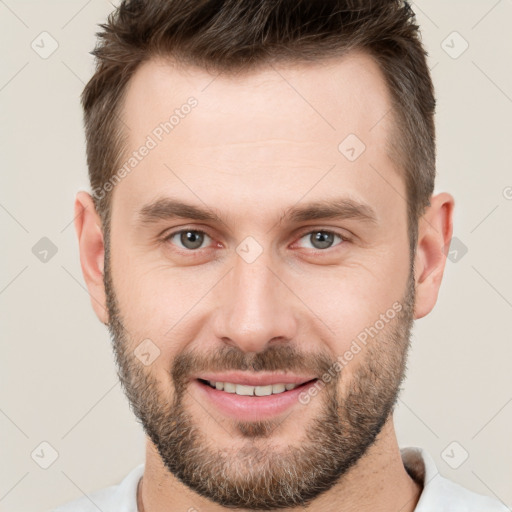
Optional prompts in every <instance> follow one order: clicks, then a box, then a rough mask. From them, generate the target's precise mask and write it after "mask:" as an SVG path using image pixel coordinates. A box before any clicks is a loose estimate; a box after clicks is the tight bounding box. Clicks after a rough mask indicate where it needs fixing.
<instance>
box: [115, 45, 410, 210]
mask: <svg viewBox="0 0 512 512" xmlns="http://www.w3.org/2000/svg"><path fill="white" fill-rule="evenodd" d="M190 105H193V106H192V107H191V106H190ZM122 119H123V122H124V124H125V126H126V130H127V140H128V142H127V147H126V154H125V157H126V158H125V160H124V162H123V163H125V164H127V163H128V162H129V159H130V158H131V160H132V162H131V163H132V164H133V165H126V166H125V167H126V170H127V171H128V172H125V173H124V174H125V175H126V177H125V178H123V180H122V181H121V182H120V183H119V184H118V185H117V186H116V187H115V189H114V196H118V197H119V198H120V199H119V202H120V203H121V204H120V206H125V207H128V205H129V207H130V208H131V210H132V211H135V209H136V208H137V207H141V206H143V204H145V203H147V202H148V201H152V200H154V199H156V198H157V197H160V196H165V195H173V196H176V195H177V194H178V195H180V194H181V195H183V194H186V195H188V197H189V198H190V199H195V202H196V203H197V199H198V198H202V199H204V201H206V202H208V200H210V202H211V203H216V204H217V205H218V204H219V203H222V202H223V201H221V200H220V199H221V197H222V194H223V192H225V191H226V190H228V189H230V190H232V191H233V192H234V194H232V197H233V204H232V205H231V206H232V207H233V208H235V207H236V206H237V205H236V204H235V199H234V198H235V197H238V201H239V205H240V204H245V205H246V206H247V205H248V201H249V202H251V201H252V202H253V203H254V204H255V206H259V208H261V206H262V204H265V203H268V204H269V205H270V204H272V199H274V200H275V199H276V197H275V194H277V193H278V191H279V194H280V196H279V200H280V201H284V202H287V201H288V202H290V203H296V202H297V201H298V200H299V199H300V196H301V195H304V193H305V192H306V189H307V188H310V189H311V188H312V187H313V186H314V184H315V183H316V182H317V181H318V180H319V179H321V181H322V183H319V185H318V186H314V189H315V190H312V191H311V194H312V195H315V194H316V195H317V196H318V197H320V195H321V194H324V193H328V192H329V191H331V190H332V187H333V185H335V186H337V187H338V186H339V187H340V188H343V187H345V188H346V190H347V192H348V193H349V195H352V196H355V197H359V198H361V199H363V198H364V196H365V195H366V196H367V197H366V199H367V200H368V199H370V201H371V202H377V203H379V201H380V203H381V204H380V206H381V207H385V206H386V205H388V206H389V205H390V204H391V201H396V199H397V197H396V194H397V187H398V189H399V193H400V189H402V188H403V183H401V181H402V180H401V179H399V176H398V174H397V173H396V172H395V164H394V163H393V162H392V161H391V160H390V159H389V157H388V154H387V142H386V138H387V137H388V136H389V133H390V129H391V126H392V117H391V102H390V97H389V91H388V90H387V85H386V83H385V80H384V77H383V75H382V73H381V71H380V69H379V68H378V65H377V63H376V62H375V61H374V60H373V59H372V58H371V57H370V56H369V55H366V54H364V53H351V54H347V55H345V56H343V57H340V58H336V59H329V60H326V61H322V62H315V63H282V64H273V65H270V64H269V65H268V66H264V67H261V68H259V69H257V70H254V71H252V72H250V73H243V74H238V75H233V74H231V75H227V74H222V73H220V74H218V75H215V74H210V73H207V72H205V71H204V70H201V69H198V68H194V67H184V66H179V65H177V63H176V62H173V61H172V60H171V59H162V58H160V59H152V60H149V61H147V62H145V63H144V64H142V65H141V66H140V68H139V69H138V70H137V71H136V73H135V74H134V76H133V77H132V78H131V80H130V82H129V84H128V86H127V89H126V93H125V99H124V108H123V112H122ZM143 146H147V147H148V148H149V149H148V150H143V151H142V152H143V153H144V156H143V157H142V158H140V157H139V156H138V157H137V161H136V162H135V160H134V157H133V152H134V151H137V150H138V149H140V148H142V147H143ZM359 154H360V156H358V155H359ZM354 156H355V157H356V158H355V159H354ZM333 168H335V172H331V173H328V174H329V176H328V177H327V178H325V179H323V178H322V176H324V175H325V174H326V172H327V171H328V170H329V169H333ZM385 181H388V182H389V181H391V182H393V183H392V184H391V185H392V186H391V187H389V186H388V188H390V190H389V191H384V190H383V184H384V183H385ZM187 189H188V190H187ZM237 189H238V190H237ZM392 189H394V190H392ZM236 192H238V195H235V193H236ZM338 192H342V190H339V191H338ZM383 192H388V194H387V195H386V193H383ZM391 192H392V193H391ZM337 195H339V194H337ZM372 195H373V196H374V197H373V198H371V197H370V198H369V197H368V196H372ZM194 196H195V197H194ZM379 196H380V197H379ZM123 198H124V199H123ZM262 201H263V202H262ZM224 202H225V203H226V208H228V207H229V206H230V204H229V203H230V202H229V201H227V202H226V201H224ZM115 203H116V201H114V202H113V205H115ZM378 206H379V205H377V207H378ZM114 207H115V206H114Z"/></svg>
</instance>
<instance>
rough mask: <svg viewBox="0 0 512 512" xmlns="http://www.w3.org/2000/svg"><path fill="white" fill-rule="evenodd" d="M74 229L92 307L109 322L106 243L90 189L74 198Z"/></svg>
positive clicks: (104, 321) (100, 317)
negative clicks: (88, 191) (105, 273)
mask: <svg viewBox="0 0 512 512" xmlns="http://www.w3.org/2000/svg"><path fill="white" fill-rule="evenodd" d="M75 231H76V234H77V237H78V245H79V250H80V264H81V267H82V274H83V276H84V280H85V283H86V285H87V289H88V290H89V296H90V298H91V304H92V307H93V309H94V311H95V313H96V316H97V317H98V318H99V320H100V321H101V322H102V323H104V324H107V323H108V311H107V307H106V296H105V286H104V283H103V269H104V259H105V246H104V241H103V232H102V226H101V219H100V217H99V215H98V214H97V212H96V209H95V207H94V201H93V199H92V197H91V196H90V194H88V193H87V192H83V191H81V192H78V194H77V196H76V199H75Z"/></svg>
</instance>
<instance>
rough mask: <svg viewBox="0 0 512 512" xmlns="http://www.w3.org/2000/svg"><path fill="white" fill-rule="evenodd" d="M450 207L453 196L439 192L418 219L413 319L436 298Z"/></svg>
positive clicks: (449, 225) (450, 224) (449, 236)
mask: <svg viewBox="0 0 512 512" xmlns="http://www.w3.org/2000/svg"><path fill="white" fill-rule="evenodd" d="M454 206H455V200H454V198H453V196H451V195H450V194H448V193H446V192H442V193H440V194H437V195H436V196H432V197H431V198H430V206H429V207H427V209H426V210H425V213H424V214H423V216H422V217H421V218H420V220H419V225H418V242H417V246H416V257H415V260H414V265H415V272H414V276H415V281H416V303H415V307H414V318H415V319H418V318H423V317H424V316H426V315H428V314H429V313H430V312H431V311H432V309H433V308H434V305H435V303H436V301H437V296H438V293H439V288H440V286H441V280H442V278H443V272H444V267H445V264H446V255H447V254H448V247H449V246H450V241H451V239H452V233H453V208H454Z"/></svg>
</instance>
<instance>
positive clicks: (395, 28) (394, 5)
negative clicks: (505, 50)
mask: <svg viewBox="0 0 512 512" xmlns="http://www.w3.org/2000/svg"><path fill="white" fill-rule="evenodd" d="M100 27H101V28H102V29H103V31H101V32H99V33H97V36H98V37H99V40H98V43H97V45H96V48H95V49H94V51H93V52H91V53H92V54H93V55H94V56H95V57H96V59H97V60H96V71H95V73H94V75H93V76H92V78H91V79H90V81H89V82H88V84H87V85H86V87H85V89H84V91H83V93H82V106H83V109H84V122H85V131H86V145H87V163H88V167H89V178H90V182H91V187H92V189H93V191H95V190H102V187H103V185H104V184H105V183H106V182H107V181H108V180H109V179H110V178H111V177H112V175H113V174H114V173H115V170H116V168H117V167H118V166H119V165H120V163H121V162H122V155H123V151H124V149H125V148H124V145H125V140H126V139H125V137H126V133H125V131H124V130H123V126H122V124H123V123H122V120H121V119H120V114H121V110H122V103H123V93H124V91H125V89H126V85H127V83H128V81H129V79H130V77H131V76H132V75H133V74H134V72H135V71H136V69H137V68H138V66H139V65H140V64H141V63H142V62H144V61H147V60H148V59H149V58H152V57H155V56H172V57H173V58H174V59H176V60H177V61H179V62H181V63H183V64H190V65H194V66H200V67H202V68H203V69H205V70H207V71H210V72H217V73H219V72H224V73H231V72H244V71H250V70H251V69H255V68H256V67H258V66H261V65H265V64H266V63H273V62H277V61H289V62H301V61H302V62H305V61H321V60H322V59H325V58H328V57H335V56H341V55H344V54H346V53H347V52H349V51H351V50H362V51H365V52H367V53H368V54H369V55H371V56H372V57H373V58H374V59H375V61H376V62H377V64H378V65H379V68H380V70H381V71H382V73H383V75H384V77H385V80H386V83H387V85H388V88H389V91H390V93H391V99H392V112H391V116H392V119H393V134H391V135H390V139H389V146H390V147H389V148H388V150H389V152H390V155H392V158H393V161H394V162H395V164H396V167H397V169H399V171H400V172H401V174H402V175H403V177H404V179H405V185H406V190H407V198H406V200H407V211H408V229H409V239H410V248H411V255H414V252H415V247H416V243H417V229H418V219H419V217H420V216H421V215H422V214H423V213H424V209H425V207H426V206H428V205H429V204H430V203H429V199H430V196H431V195H432V193H433V189H434V180H435V174H436V172H435V159H436V149H435V126H434V112H435V98H434V89H433V85H432V81H431V77H430V71H429V68H428V66H427V62H426V55H427V53H426V51H425V50H424V48H423V45H422V43H421V39H420V34H419V31H418V29H419V27H418V26H417V25H416V24H415V15H414V12H413V11H412V9H411V7H410V6H409V4H408V3H407V2H406V1H401V0H372V1H368V0H124V1H122V2H121V4H120V6H119V7H118V9H117V10H115V11H114V12H113V13H112V14H110V16H109V17H108V20H107V23H105V24H101V25H100ZM93 197H94V200H95V206H96V209H97V211H98V213H99V215H100V217H101V219H102V223H103V229H104V231H105V232H106V234H107V236H108V231H109V221H110V202H111V200H110V199H111V193H107V194H105V193H103V194H102V195H101V197H98V196H97V195H96V194H95V193H93Z"/></svg>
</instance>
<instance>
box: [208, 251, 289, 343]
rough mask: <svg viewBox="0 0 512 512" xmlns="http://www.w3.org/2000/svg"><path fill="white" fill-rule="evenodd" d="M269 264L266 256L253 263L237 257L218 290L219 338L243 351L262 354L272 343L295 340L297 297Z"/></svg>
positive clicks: (217, 336) (216, 332)
mask: <svg viewBox="0 0 512 512" xmlns="http://www.w3.org/2000/svg"><path fill="white" fill-rule="evenodd" d="M270 264H271V262H270V261H269V258H268V257H267V256H266V255H265V254H261V255H260V256H259V257H258V259H257V260H256V261H254V262H252V263H247V262H246V261H244V259H243V258H241V257H238V256H237V257H235V263H234V268H233V269H232V270H231V272H229V273H228V275H227V276H226V277H225V278H224V279H223V280H222V282H221V283H220V286H218V287H217V290H216V291H217V299H218V301H217V303H218V304H219V307H218V309H217V310H216V318H215V321H214V330H215V336H216V338H217V339H220V340H222V341H223V342H224V343H226V344H228V345H232V346H236V347H237V348H239V349H240V350H243V351H244V352H261V351H263V350H265V348H266V347H267V345H269V344H270V343H277V342H278V341H279V342H281V343H282V342H287V341H289V340H291V339H294V338H295V337H296V332H297V318H298V316H297V314H296V313H297V312H296V308H297V301H296V298H295V296H294V294H293V292H292V291H291V290H290V289H289V288H288V287H287V286H286V285H285V284H284V283H283V281H284V279H283V278H282V277H281V276H279V272H278V271H276V270H274V269H272V268H271V266H270ZM281 279H283V281H282V280H281Z"/></svg>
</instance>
